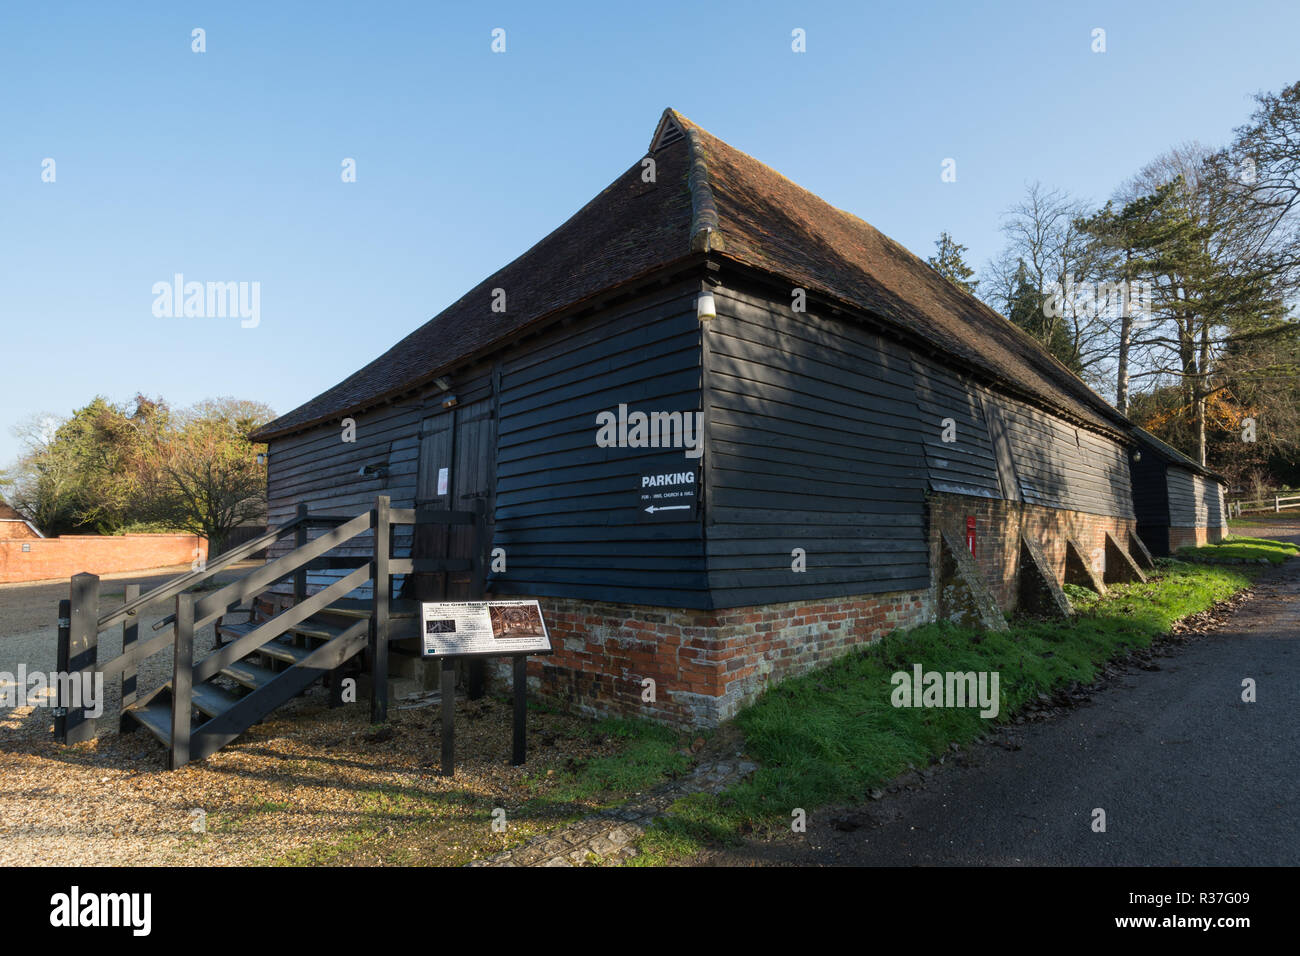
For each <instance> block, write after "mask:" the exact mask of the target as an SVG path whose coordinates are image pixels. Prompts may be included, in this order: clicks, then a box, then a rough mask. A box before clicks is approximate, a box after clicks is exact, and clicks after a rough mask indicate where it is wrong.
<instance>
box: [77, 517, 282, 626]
mask: <svg viewBox="0 0 1300 956" xmlns="http://www.w3.org/2000/svg"><path fill="white" fill-rule="evenodd" d="M302 521H303V518H302V517H295V518H292V519H290V520H289V521H287V522H286V523H284V524H282V525H279V526H277V527H275V528H272V529H271V530H270V531H268V532H267V533H266V534H264V535H262V536H261V537H257V538H253V539H252V540H251V541H245V542H244V543H243V544H241V545H239V546H238V547H236V548H231V549H230V550H229V551H227V552H225V553H224V554H222V555H220V556H219V557H216V558H214V559H213V560H211V561H209V562H208V563H207V564H206V565H205V566H204V567H203V568H202V570H197V571H186V572H185V573H184V574H180V575H177V576H176V577H174V578H172V579H171V580H170V581H165V582H163V583H162V584H160V585H158V587H156V588H153V589H152V590H149V591H146V592H145V593H144V594H142V595H140V596H139V597H138V598H136V599H135V600H134V601H127V602H126V603H125V604H123V605H122V606H121V607H119V608H117V609H116V610H114V611H110V612H109V613H107V614H105V615H104V616H103V617H101V618H100V619H99V629H100V630H101V631H103V630H105V629H107V628H110V627H112V626H113V625H114V624H118V623H120V622H121V621H124V620H125V619H126V617H127V616H128V615H130V614H132V613H134V612H136V611H141V610H143V609H144V608H146V607H148V606H149V605H151V604H157V603H158V602H159V601H166V600H169V599H171V598H174V597H175V596H176V595H177V594H180V593H181V592H182V591H184V590H187V589H188V588H192V587H194V585H196V584H200V583H202V582H203V581H206V580H207V579H208V578H210V577H212V576H213V575H215V574H216V573H217V572H218V571H223V570H225V569H226V568H227V567H229V566H230V565H232V564H234V563H235V562H236V561H242V560H243V559H244V558H246V557H248V556H249V555H250V554H254V553H256V552H258V551H261V550H262V549H263V548H265V547H268V546H269V545H272V544H274V543H275V542H276V541H278V540H280V538H281V537H282V536H284V535H285V534H288V533H289V532H290V531H293V530H294V529H295V528H297V527H298V525H299V524H301V523H302ZM172 617H174V615H172ZM169 623H170V618H169ZM154 629H155V630H157V628H156V627H155V628H154Z"/></svg>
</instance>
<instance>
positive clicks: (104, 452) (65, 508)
mask: <svg viewBox="0 0 1300 956" xmlns="http://www.w3.org/2000/svg"><path fill="white" fill-rule="evenodd" d="M273 417H274V412H272V411H271V409H269V408H267V407H266V406H265V405H261V404H259V403H257V402H247V401H237V400H235V399H230V398H224V399H212V400H208V401H204V402H200V403H198V404H197V405H195V406H193V407H192V408H189V409H185V410H183V411H181V412H179V413H176V414H173V413H172V411H171V410H170V409H169V408H168V406H167V404H166V403H165V402H164V401H162V400H161V399H151V398H147V397H146V396H144V395H137V396H136V397H135V399H134V400H133V401H132V402H130V403H127V404H125V405H120V406H119V405H114V404H112V403H111V402H109V401H108V400H107V399H105V398H103V397H98V396H97V397H96V398H95V399H93V400H92V401H91V402H90V403H89V404H87V405H86V406H85V407H83V408H79V409H77V410H76V411H75V412H73V413H72V415H71V416H69V417H68V418H66V419H59V418H57V417H55V416H50V415H46V416H38V417H37V418H35V419H32V420H30V421H28V422H27V423H25V424H24V425H23V426H21V427H20V428H18V429H16V430H15V432H16V434H17V435H18V437H19V438H20V439H21V440H22V442H23V447H24V452H23V454H22V456H21V457H20V458H19V460H18V462H16V463H15V465H14V466H13V467H12V468H10V469H8V471H7V472H6V473H5V474H4V476H3V480H2V481H0V485H3V487H4V488H5V490H6V495H7V497H9V498H10V499H11V500H12V501H13V503H14V505H15V507H17V508H19V509H21V510H22V511H24V512H26V513H27V514H29V515H30V516H31V517H32V519H33V520H34V521H35V522H36V523H37V524H38V525H39V526H40V527H41V528H42V530H44V531H46V532H47V533H50V534H60V533H65V532H69V531H94V532H98V533H113V532H116V531H121V530H122V529H124V528H129V527H131V526H134V525H141V524H144V525H151V526H153V527H156V528H168V529H183V530H186V531H190V532H192V533H194V534H201V535H203V536H205V537H207V538H208V540H209V553H212V554H215V553H217V552H218V551H219V550H220V548H221V545H222V544H223V543H224V541H225V540H226V538H227V536H228V535H229V533H230V530H231V529H232V528H234V527H236V526H237V525H239V524H241V523H242V522H244V521H246V520H248V519H250V518H260V517H263V516H264V514H265V492H266V487H265V472H264V470H263V469H262V468H261V467H260V466H259V465H258V464H257V461H256V456H257V452H258V451H259V450H261V449H262V448H263V447H264V446H259V445H254V444H253V443H251V442H250V441H249V440H248V435H249V433H250V432H252V431H253V430H254V429H255V428H257V427H258V426H259V425H261V424H263V423H264V422H267V421H269V420H270V419H271V418H273Z"/></svg>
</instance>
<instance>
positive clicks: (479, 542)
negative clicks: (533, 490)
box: [465, 498, 492, 700]
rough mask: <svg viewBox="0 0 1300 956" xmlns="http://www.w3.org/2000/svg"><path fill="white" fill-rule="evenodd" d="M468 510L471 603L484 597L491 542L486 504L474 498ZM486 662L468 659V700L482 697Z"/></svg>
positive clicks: (475, 658) (478, 658) (480, 499)
mask: <svg viewBox="0 0 1300 956" xmlns="http://www.w3.org/2000/svg"><path fill="white" fill-rule="evenodd" d="M470 509H471V510H472V511H473V512H474V554H473V558H472V560H473V562H474V563H473V570H472V571H471V572H470V582H469V587H470V593H469V599H470V600H471V601H482V600H483V599H484V598H485V597H486V591H487V575H488V562H489V561H491V554H492V542H491V540H490V539H489V538H488V530H487V502H485V501H484V500H483V499H482V498H474V499H473V500H472V501H471V502H470ZM486 673H487V662H486V661H484V660H483V658H481V657H471V658H470V659H469V681H468V686H467V687H466V689H465V690H466V696H467V697H468V698H469V699H470V700H478V699H480V698H481V697H482V696H483V693H484V686H485V684H486V679H485V677H486Z"/></svg>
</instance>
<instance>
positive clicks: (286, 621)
mask: <svg viewBox="0 0 1300 956" xmlns="http://www.w3.org/2000/svg"><path fill="white" fill-rule="evenodd" d="M369 580H370V565H369V564H367V565H366V566H365V567H364V568H357V569H356V570H355V571H353V572H352V573H351V574H349V575H348V576H347V577H344V578H339V580H337V581H335V582H334V583H333V584H331V585H330V586H329V587H327V588H324V589H323V590H320V591H317V592H316V593H315V594H313V595H312V596H311V597H309V598H307V600H305V601H303V602H302V603H301V604H295V605H294V606H293V607H291V608H289V609H288V610H286V611H281V612H280V613H279V614H277V615H276V616H275V617H273V618H271V619H270V620H269V621H267V622H266V623H264V624H262V625H261V626H260V627H256V628H254V629H253V630H251V631H249V632H248V633H247V634H245V635H243V636H242V637H240V638H239V639H238V640H235V641H232V642H230V643H229V644H225V645H223V646H222V647H221V648H220V649H219V650H216V651H213V652H212V653H211V654H209V655H208V656H207V657H205V658H203V660H201V661H199V662H198V663H197V664H195V665H194V671H193V673H194V683H196V684H201V683H203V681H205V680H207V679H208V678H210V677H215V676H216V675H217V673H218V672H219V671H220V670H221V669H222V668H223V667H229V666H230V665H231V664H233V663H235V661H238V660H240V659H241V658H243V657H244V656H245V655H247V654H251V653H252V652H253V651H255V650H257V649H258V648H259V647H261V646H262V645H263V644H265V643H266V642H267V641H273V640H275V639H276V638H277V637H279V636H280V635H281V634H283V633H284V632H285V631H287V630H289V628H291V627H293V626H294V625H295V624H301V623H302V622H303V621H305V620H307V618H309V617H311V616H312V615H313V614H315V613H317V612H318V611H321V610H324V609H325V608H326V607H328V606H329V605H330V604H331V603H333V602H334V601H335V600H336V599H337V598H341V597H343V596H344V595H345V594H348V593H349V592H351V591H355V590H356V589H357V588H359V587H360V586H361V585H363V584H365V583H366V582H367V581H369Z"/></svg>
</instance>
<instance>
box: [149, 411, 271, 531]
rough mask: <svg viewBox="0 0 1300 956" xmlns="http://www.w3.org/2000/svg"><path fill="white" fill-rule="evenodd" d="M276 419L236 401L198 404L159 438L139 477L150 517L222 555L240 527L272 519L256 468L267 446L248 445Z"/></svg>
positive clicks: (261, 475) (262, 474) (262, 475)
mask: <svg viewBox="0 0 1300 956" xmlns="http://www.w3.org/2000/svg"><path fill="white" fill-rule="evenodd" d="M274 417H275V413H274V412H273V411H271V409H270V408H268V407H267V406H265V405H262V404H260V403H257V402H248V401H239V400H236V399H232V398H222V399H213V400H209V401H205V402H200V403H199V404H197V405H195V406H194V407H192V408H190V409H188V410H186V411H184V412H182V413H180V414H179V415H177V417H176V419H177V420H176V422H175V424H174V427H172V428H170V429H168V430H166V431H165V432H160V433H159V434H157V435H156V436H154V439H153V441H152V442H151V443H150V445H149V446H148V448H147V450H146V453H145V455H144V456H143V458H142V460H141V468H140V471H139V474H140V478H141V482H142V485H143V488H144V490H145V496H144V501H143V504H144V510H145V511H146V513H148V514H149V515H150V516H151V517H152V518H154V520H159V521H164V522H167V523H169V524H172V525H174V526H176V527H179V528H184V529H185V530H187V531H190V532H192V533H194V534H200V535H203V536H204V537H205V538H207V539H208V553H209V554H218V553H219V552H220V551H221V549H222V545H223V544H224V543H225V541H226V538H227V537H228V536H229V535H230V532H231V530H232V529H234V528H235V527H237V526H239V525H240V524H243V523H244V522H245V521H248V520H251V519H258V518H262V517H264V516H265V513H266V473H265V471H264V470H263V469H262V467H261V466H260V465H258V464H257V453H258V451H260V450H264V449H265V446H262V445H255V444H254V443H253V442H251V441H250V440H249V438H248V435H249V433H250V432H252V431H253V430H254V429H255V428H257V427H258V426H259V425H262V424H264V423H266V422H268V421H270V420H271V419H272V418H274Z"/></svg>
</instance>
